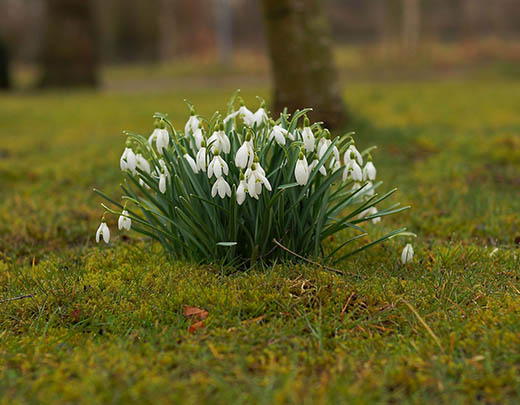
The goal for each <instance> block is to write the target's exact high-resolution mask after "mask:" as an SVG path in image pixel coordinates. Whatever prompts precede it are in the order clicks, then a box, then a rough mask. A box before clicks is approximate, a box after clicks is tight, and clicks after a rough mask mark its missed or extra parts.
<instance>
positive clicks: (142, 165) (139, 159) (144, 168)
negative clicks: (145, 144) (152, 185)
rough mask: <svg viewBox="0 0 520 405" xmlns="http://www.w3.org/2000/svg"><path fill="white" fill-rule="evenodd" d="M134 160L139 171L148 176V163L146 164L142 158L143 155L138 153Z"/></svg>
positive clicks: (149, 171)
mask: <svg viewBox="0 0 520 405" xmlns="http://www.w3.org/2000/svg"><path fill="white" fill-rule="evenodd" d="M135 159H136V162H137V167H138V168H139V169H141V170H142V171H143V172H146V173H148V174H150V173H151V170H150V163H148V161H147V160H146V159H145V158H144V157H143V155H141V154H140V153H138V154H137V155H135Z"/></svg>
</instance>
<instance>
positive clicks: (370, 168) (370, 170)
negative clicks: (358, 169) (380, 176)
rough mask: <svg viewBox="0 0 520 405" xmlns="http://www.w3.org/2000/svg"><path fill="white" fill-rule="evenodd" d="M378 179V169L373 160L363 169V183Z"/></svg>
mask: <svg viewBox="0 0 520 405" xmlns="http://www.w3.org/2000/svg"><path fill="white" fill-rule="evenodd" d="M375 179H376V167H375V166H374V164H373V163H372V161H371V160H369V161H368V162H367V164H366V165H365V167H363V181H365V180H375Z"/></svg>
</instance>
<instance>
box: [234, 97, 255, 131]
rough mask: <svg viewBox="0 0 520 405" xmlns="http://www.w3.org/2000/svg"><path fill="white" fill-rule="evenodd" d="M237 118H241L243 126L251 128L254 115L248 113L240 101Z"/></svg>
mask: <svg viewBox="0 0 520 405" xmlns="http://www.w3.org/2000/svg"><path fill="white" fill-rule="evenodd" d="M238 116H239V117H240V118H242V120H243V121H244V124H246V125H247V126H249V127H252V126H253V124H254V122H255V114H254V113H253V112H252V111H250V110H249V109H248V108H247V107H246V106H245V105H244V104H243V102H242V101H241V105H240V108H239V109H238Z"/></svg>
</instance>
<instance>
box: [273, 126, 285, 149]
mask: <svg viewBox="0 0 520 405" xmlns="http://www.w3.org/2000/svg"><path fill="white" fill-rule="evenodd" d="M286 136H287V130H286V129H285V128H282V126H281V125H275V126H274V127H273V128H272V129H271V132H270V133H269V140H271V139H273V138H274V140H275V141H276V143H277V144H278V145H280V146H283V145H285V137H286Z"/></svg>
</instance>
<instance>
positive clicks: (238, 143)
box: [96, 98, 413, 265]
mask: <svg viewBox="0 0 520 405" xmlns="http://www.w3.org/2000/svg"><path fill="white" fill-rule="evenodd" d="M238 101H239V106H238V108H236V107H235V102H236V99H235V98H234V99H233V100H232V101H231V102H230V103H229V104H228V110H227V112H226V113H225V114H220V113H219V112H215V114H213V116H211V117H210V118H209V119H206V118H204V117H201V116H199V115H197V114H196V112H195V108H194V107H193V106H192V105H191V104H189V108H190V117H189V119H188V120H187V121H186V122H185V123H184V124H181V125H180V128H184V131H182V130H180V131H179V130H176V129H175V128H176V126H175V125H174V123H172V122H170V121H169V120H168V118H167V117H166V115H164V114H160V113H156V114H155V115H154V117H155V124H154V129H153V131H152V132H151V135H150V136H147V137H143V136H141V135H137V134H132V133H128V134H127V135H128V138H127V141H126V145H125V148H124V151H123V153H122V155H121V157H120V160H119V165H120V168H121V171H122V172H123V176H124V181H123V183H122V190H123V194H124V196H123V198H124V199H125V200H124V205H123V204H119V203H118V202H117V201H115V200H114V199H112V198H110V197H108V196H106V195H104V194H103V193H101V192H100V191H97V192H98V193H99V194H101V195H102V196H103V197H104V198H105V199H106V200H107V201H108V203H109V205H106V204H103V207H104V209H105V213H113V214H117V215H119V220H118V228H119V230H125V231H130V230H132V231H135V232H140V233H142V234H144V235H146V236H148V237H151V238H153V239H155V240H157V241H158V242H159V243H161V244H162V245H163V246H164V248H165V250H166V251H167V252H168V253H169V254H171V255H173V256H175V257H179V258H180V257H182V258H193V259H194V260H199V261H200V260H202V261H205V262H215V261H220V262H222V263H228V264H229V263H234V264H242V265H243V264H245V263H249V264H254V263H255V262H256V261H262V262H269V263H272V262H273V261H275V260H277V259H282V258H283V259H294V256H291V255H290V254H289V253H288V251H286V250H283V249H278V248H277V245H276V244H275V242H274V240H276V241H278V243H282V242H283V244H284V245H285V246H287V248H288V249H289V250H291V251H294V252H296V253H297V254H298V255H300V256H303V257H306V256H309V257H312V258H313V259H314V260H317V259H320V258H321V259H322V260H325V261H328V262H331V263H334V261H337V260H343V259H344V258H346V257H349V256H351V255H353V254H356V253H358V252H360V251H362V250H364V249H365V248H367V247H369V246H372V245H373V244H374V243H373V242H371V240H374V239H369V237H368V236H366V235H367V234H370V230H371V227H372V226H373V225H372V224H377V223H379V222H380V221H381V218H382V217H383V216H387V215H391V214H396V213H398V212H400V211H402V210H404V209H407V208H408V207H400V206H399V204H387V203H386V201H387V199H388V198H389V197H390V196H391V195H392V193H393V192H394V191H395V190H391V191H390V192H387V193H385V194H383V195H378V193H377V192H376V189H377V188H378V187H379V185H380V183H381V182H376V181H375V179H376V173H377V171H376V166H375V164H374V163H373V160H372V156H370V150H372V148H369V149H366V150H363V151H360V150H358V149H357V147H356V145H355V144H354V139H353V138H352V136H351V134H344V135H337V136H333V135H332V134H331V133H330V131H329V130H328V129H327V128H325V127H324V126H323V124H322V123H316V122H315V123H311V121H310V119H309V117H308V116H307V114H309V113H310V112H311V110H310V109H304V110H298V111H295V112H294V113H293V114H289V113H287V112H286V111H284V112H283V113H282V114H280V115H279V117H278V118H277V119H276V120H275V119H274V118H272V117H270V115H269V112H268V110H267V109H266V106H265V102H264V101H263V100H261V99H260V101H261V103H260V106H259V107H258V108H257V109H256V110H254V109H253V110H250V109H249V108H248V107H246V105H245V103H244V102H243V100H241V99H239V100H238ZM253 111H254V112H253ZM365 162H366V163H365ZM364 163H365V164H364ZM127 204H132V205H135V207H132V209H130V208H128V209H127ZM385 204H387V205H385ZM133 224H135V225H133ZM365 224H369V225H368V228H363V227H364V226H365ZM404 231H405V228H402V229H398V230H395V231H392V232H390V233H388V234H386V235H383V236H381V235H377V236H375V238H376V242H377V243H379V242H382V241H384V240H386V239H388V238H391V237H394V236H397V235H405V234H407V233H405V232H404ZM337 233H341V235H342V236H341V238H345V242H343V243H342V245H341V246H340V248H336V249H332V252H331V249H330V248H329V246H328V245H327V241H329V240H330V239H331V238H330V237H331V236H333V235H335V234H337ZM101 239H103V240H104V241H105V242H107V243H108V241H109V240H110V230H109V229H108V226H107V225H106V223H105V220H104V218H103V220H102V223H101V225H100V226H99V228H98V230H97V232H96V241H99V240H101ZM341 252H343V253H341ZM401 258H402V260H403V262H404V261H406V262H407V263H408V262H410V261H411V260H412V258H413V248H412V247H411V245H407V247H405V250H403V254H402V257H401Z"/></svg>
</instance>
